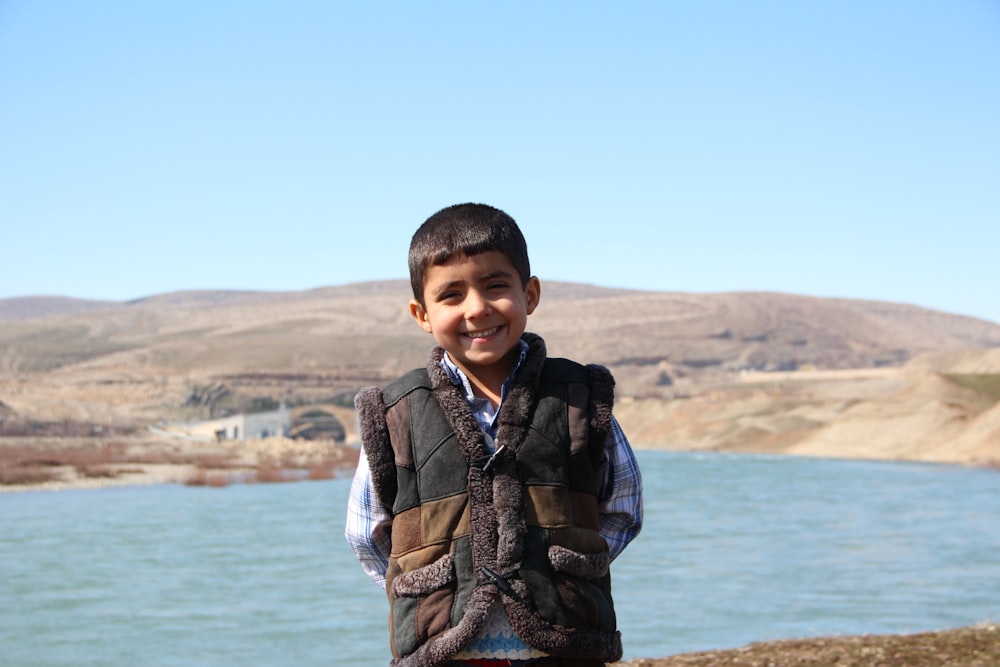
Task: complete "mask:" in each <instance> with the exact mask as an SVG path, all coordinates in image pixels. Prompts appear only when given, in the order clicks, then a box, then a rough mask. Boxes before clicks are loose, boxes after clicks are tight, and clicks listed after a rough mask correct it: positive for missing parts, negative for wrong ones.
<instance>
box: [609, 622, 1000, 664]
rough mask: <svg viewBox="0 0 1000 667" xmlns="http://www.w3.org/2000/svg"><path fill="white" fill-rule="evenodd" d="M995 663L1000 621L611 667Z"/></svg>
mask: <svg viewBox="0 0 1000 667" xmlns="http://www.w3.org/2000/svg"><path fill="white" fill-rule="evenodd" d="M718 665H734V666H741V667H764V666H769V665H774V666H776V667H791V666H792V665H796V666H798V667H872V666H874V665H878V666H880V667H991V666H993V665H1000V625H998V624H997V623H995V622H983V623H978V624H976V625H972V626H968V627H962V628H954V629H947V630H935V631H926V632H916V633H912V634H911V633H906V634H887V635H852V636H843V637H841V636H835V637H814V638H807V639H779V640H775V641H768V642H755V643H753V644H748V645H746V646H742V647H739V648H732V649H722V650H711V651H699V652H696V653H681V654H677V655H673V656H667V657H663V658H636V659H631V660H623V661H621V662H616V663H612V666H611V667H717V666H718Z"/></svg>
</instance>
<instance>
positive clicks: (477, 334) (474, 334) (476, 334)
mask: <svg viewBox="0 0 1000 667" xmlns="http://www.w3.org/2000/svg"><path fill="white" fill-rule="evenodd" d="M498 331H500V327H493V328H492V329H483V330H482V331H466V332H465V334H464V335H465V337H466V338H489V337H490V336H492V335H493V334H495V333H496V332H498Z"/></svg>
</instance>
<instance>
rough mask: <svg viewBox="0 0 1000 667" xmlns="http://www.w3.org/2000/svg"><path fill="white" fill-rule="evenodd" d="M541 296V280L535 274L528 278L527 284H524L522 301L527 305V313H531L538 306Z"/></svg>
mask: <svg viewBox="0 0 1000 667" xmlns="http://www.w3.org/2000/svg"><path fill="white" fill-rule="evenodd" d="M541 298H542V282H541V281H540V280H539V279H538V277H537V276H531V277H530V278H528V284H527V285H525V286H524V301H525V304H526V305H527V306H528V314H529V315H531V314H532V313H533V312H535V308H537V307H538V301H539V300H540V299H541Z"/></svg>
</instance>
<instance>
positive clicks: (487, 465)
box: [483, 445, 507, 472]
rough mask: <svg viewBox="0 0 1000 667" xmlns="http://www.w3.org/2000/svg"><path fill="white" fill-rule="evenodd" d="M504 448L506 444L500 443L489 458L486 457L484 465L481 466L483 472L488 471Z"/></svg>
mask: <svg viewBox="0 0 1000 667" xmlns="http://www.w3.org/2000/svg"><path fill="white" fill-rule="evenodd" d="M505 449H507V445H500V447H499V448H497V450H496V451H495V452H493V454H491V455H490V458H489V459H487V461H486V465H484V466H483V472H489V471H490V468H492V467H493V464H494V463H496V462H497V457H498V456H500V455H501V454H502V453H503V450H505Z"/></svg>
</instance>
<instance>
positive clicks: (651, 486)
mask: <svg viewBox="0 0 1000 667" xmlns="http://www.w3.org/2000/svg"><path fill="white" fill-rule="evenodd" d="M638 455H639V459H640V462H641V465H642V469H643V476H644V483H645V489H646V526H645V528H644V530H643V533H642V534H641V535H640V537H639V538H638V539H637V540H636V542H634V543H633V544H632V546H630V547H629V549H627V550H626V552H625V553H624V554H623V555H622V556H621V557H620V558H619V559H618V560H616V561H615V564H614V566H613V569H612V573H613V581H614V590H615V600H616V603H617V606H618V609H619V622H620V625H621V629H622V632H623V637H624V643H625V654H626V657H640V656H662V655H669V654H674V653H679V652H684V651H691V650H701V649H711V648H726V647H733V646H741V645H743V644H746V643H748V642H751V641H758V640H767V639H777V638H786V637H806V636H817V635H831V634H859V633H865V632H868V633H881V632H914V631H920V630H931V629H941V628H947V627H957V626H962V625H969V624H973V623H976V622H979V621H985V620H993V621H996V620H998V619H1000V530H998V529H997V518H996V517H997V516H1000V474H998V473H997V472H995V471H991V470H977V469H964V468H958V467H949V466H931V465H916V464H899V463H894V464H887V463H872V462H852V461H830V460H822V459H797V458H781V457H767V456H730V455H704V454H678V453H667V452H653V451H640V452H639V453H638ZM349 485H350V481H349V480H348V479H340V480H333V481H330V482H302V483H297V484H283V485H246V486H231V487H228V488H224V489H207V488H189V487H183V486H161V487H141V488H126V489H103V490H98V491H64V492H33V493H21V494H0V574H2V577H0V664H3V665H12V666H55V665H74V666H80V665H101V666H122V667H124V666H129V667H131V666H133V665H171V666H172V665H178V666H180V665H184V666H187V665H193V664H197V665H219V666H223V665H226V666H229V665H237V664H240V665H255V666H257V665H259V666H283V665H287V666H289V667H291V666H293V665H294V666H295V667H300V666H309V665H316V666H319V665H324V666H326V665H331V664H344V665H382V664H387V662H388V659H389V654H388V649H387V647H386V630H385V613H386V602H385V600H384V597H383V594H382V592H381V590H380V589H378V588H377V587H376V586H375V585H374V584H371V583H370V582H369V581H368V580H367V579H366V578H365V577H364V575H363V574H362V572H361V569H360V567H359V566H358V565H357V564H356V562H355V561H354V558H353V555H352V554H351V553H350V551H349V549H348V548H347V546H346V543H345V542H344V540H343V537H342V533H343V517H344V511H345V506H346V497H347V491H348V488H349Z"/></svg>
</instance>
